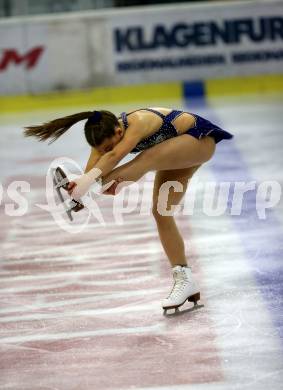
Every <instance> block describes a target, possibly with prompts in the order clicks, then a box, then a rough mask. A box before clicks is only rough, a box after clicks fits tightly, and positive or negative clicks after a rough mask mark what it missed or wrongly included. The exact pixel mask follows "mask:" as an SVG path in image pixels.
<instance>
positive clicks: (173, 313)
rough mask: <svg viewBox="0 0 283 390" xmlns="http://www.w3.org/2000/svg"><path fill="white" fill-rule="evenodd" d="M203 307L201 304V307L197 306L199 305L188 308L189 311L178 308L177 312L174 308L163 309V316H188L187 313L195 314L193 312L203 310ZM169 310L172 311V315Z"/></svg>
mask: <svg viewBox="0 0 283 390" xmlns="http://www.w3.org/2000/svg"><path fill="white" fill-rule="evenodd" d="M203 307H204V305H202V304H201V305H199V304H197V305H194V306H193V307H190V308H188V309H184V310H180V306H178V307H177V310H176V309H174V308H171V309H163V315H164V316H165V317H175V316H180V315H184V314H186V313H191V312H193V311H195V310H198V309H201V308H203ZM168 310H169V311H171V310H172V313H168ZM173 310H175V311H173Z"/></svg>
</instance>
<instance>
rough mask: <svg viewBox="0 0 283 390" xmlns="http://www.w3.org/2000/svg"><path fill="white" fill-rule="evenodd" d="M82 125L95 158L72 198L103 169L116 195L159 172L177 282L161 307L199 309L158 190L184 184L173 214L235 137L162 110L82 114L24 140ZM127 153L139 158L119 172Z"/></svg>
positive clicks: (31, 131) (165, 234)
mask: <svg viewBox="0 0 283 390" xmlns="http://www.w3.org/2000/svg"><path fill="white" fill-rule="evenodd" d="M81 120H87V121H86V123H85V126H84V132H85V137H86V140H87V142H88V143H89V145H90V146H91V153H90V156H89V159H88V162H87V165H86V169H85V173H84V174H83V175H82V176H80V177H79V178H78V179H75V180H74V181H72V182H71V183H70V184H69V194H70V195H72V198H74V199H76V200H78V199H79V198H80V197H81V196H83V195H84V194H85V193H86V192H87V191H88V189H89V187H90V186H91V185H92V184H93V182H94V181H95V180H96V179H98V177H97V169H100V171H99V172H101V174H100V180H101V182H102V184H103V185H105V184H107V183H109V182H111V181H114V184H113V185H112V186H111V187H110V189H108V191H106V193H108V194H109V193H110V194H113V195H115V190H116V187H117V184H118V183H120V182H121V181H130V182H136V181H138V180H139V179H140V178H141V177H142V176H143V175H145V174H146V173H147V172H149V171H156V174H155V180H154V188H153V204H152V214H153V216H154V218H155V221H156V225H157V229H158V233H159V237H160V241H161V244H162V246H163V248H164V251H165V253H166V255H167V257H168V259H169V261H170V264H171V266H172V271H173V279H174V285H173V288H172V290H171V292H170V294H169V295H168V297H167V298H166V299H164V300H163V302H162V307H163V309H164V312H165V313H166V311H167V309H175V311H177V310H178V308H179V307H180V306H182V305H183V304H184V303H185V302H186V300H188V301H190V302H194V304H195V305H196V304H197V302H198V300H199V299H200V291H199V289H198V287H197V284H196V282H195V281H194V279H193V276H192V271H191V267H190V266H189V265H188V263H187V260H186V256H185V246H184V241H183V239H182V237H181V234H180V232H179V230H178V228H177V226H176V223H175V220H174V215H171V216H168V215H167V213H166V215H162V214H161V213H159V212H158V207H157V206H158V199H159V189H160V187H161V186H162V184H164V183H166V182H167V181H169V180H170V181H172V180H174V181H177V182H179V183H181V184H182V186H183V187H182V188H183V191H182V192H175V191H174V188H170V190H169V194H168V199H167V205H166V210H167V209H168V210H170V209H171V207H172V206H174V205H177V204H178V203H179V202H180V201H181V199H182V198H183V196H184V194H185V192H186V190H187V186H188V180H189V179H191V177H192V176H193V174H194V173H195V172H196V171H197V169H199V167H200V166H201V165H202V164H204V163H205V162H207V161H208V160H210V159H211V157H212V156H213V154H214V152H215V147H216V144H217V143H218V142H220V141H221V140H223V139H231V138H232V137H233V135H232V134H230V133H228V132H227V131H224V130H223V129H221V128H220V127H218V126H216V125H215V124H213V123H211V122H210V121H208V120H206V119H204V118H202V117H200V116H199V115H196V114H192V113H189V112H186V111H182V110H175V109H173V110H172V109H169V108H161V107H158V108H143V109H138V110H135V111H132V112H130V113H126V112H122V114H121V116H120V117H118V118H117V117H116V116H115V115H114V114H113V113H111V112H109V111H105V110H101V111H87V112H81V113H78V114H74V115H70V116H66V117H63V118H59V119H55V120H52V121H51V122H48V123H45V124H43V125H39V126H30V127H26V128H25V135H26V136H35V137H37V138H38V139H39V140H41V141H45V140H47V139H50V140H51V142H53V141H55V140H56V139H57V138H58V137H60V136H61V135H62V134H64V133H65V132H66V131H67V130H68V129H69V128H70V127H71V126H73V125H74V124H75V123H77V122H78V121H81ZM139 152H140V153H139ZM128 153H138V155H137V156H136V157H135V158H134V159H132V160H131V161H130V162H127V163H126V164H123V165H120V166H119V167H117V168H115V166H116V165H117V164H118V163H119V161H120V160H122V159H123V158H124V157H125V156H126V155H127V154H128ZM94 173H95V174H94Z"/></svg>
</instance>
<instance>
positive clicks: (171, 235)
mask: <svg viewBox="0 0 283 390" xmlns="http://www.w3.org/2000/svg"><path fill="white" fill-rule="evenodd" d="M199 167H200V165H198V166H195V167H191V168H187V169H177V170H170V171H158V172H157V173H156V176H155V181H154V189H153V208H152V213H153V216H154V218H155V221H156V224H157V228H158V233H159V237H160V241H161V243H162V246H163V248H164V251H165V253H166V255H167V257H168V259H169V261H170V263H171V265H172V267H175V266H176V265H187V261H186V256H185V245H184V240H183V238H182V236H181V234H180V232H179V230H178V228H177V226H176V222H175V219H174V217H173V216H165V215H161V214H160V213H159V211H158V201H159V202H160V203H159V206H160V205H162V204H164V202H166V200H167V199H163V198H164V196H162V194H161V192H160V193H159V190H160V187H161V186H162V184H164V183H166V182H167V181H169V180H170V181H178V182H179V183H181V185H182V186H183V191H182V192H175V191H174V188H173V187H171V188H170V190H169V194H168V201H167V207H166V206H165V208H166V209H167V210H170V209H171V207H172V205H177V204H178V203H180V201H181V199H182V198H183V196H184V194H185V192H186V189H187V185H188V180H189V179H190V178H191V177H192V176H193V174H194V173H195V171H196V170H197V169H198V168H199ZM159 208H160V207H159Z"/></svg>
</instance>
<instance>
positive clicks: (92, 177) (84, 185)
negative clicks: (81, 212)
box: [70, 126, 141, 200]
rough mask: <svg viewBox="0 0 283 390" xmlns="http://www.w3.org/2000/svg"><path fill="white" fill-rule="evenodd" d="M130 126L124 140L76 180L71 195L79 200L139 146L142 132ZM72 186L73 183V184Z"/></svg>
mask: <svg viewBox="0 0 283 390" xmlns="http://www.w3.org/2000/svg"><path fill="white" fill-rule="evenodd" d="M129 130H130V126H129V129H128V130H127V132H126V134H125V135H124V137H123V138H122V140H121V141H120V142H119V143H118V144H117V145H116V146H115V147H114V148H113V150H111V151H110V152H107V153H105V154H103V155H102V156H101V157H100V158H99V160H98V161H97V163H96V164H95V166H94V167H93V168H92V169H90V170H89V171H88V172H87V173H85V174H84V175H82V176H81V177H80V178H79V179H77V180H76V185H72V186H71V188H70V189H71V194H72V196H73V198H74V199H76V200H78V199H79V198H80V197H82V196H83V195H84V194H85V193H86V192H87V191H88V189H89V187H90V186H91V185H92V184H93V183H94V182H95V181H96V180H97V179H99V178H100V177H101V176H106V175H107V174H108V173H109V172H111V171H112V170H113V169H114V168H115V166H116V165H117V164H118V163H119V162H120V161H121V160H122V159H123V158H124V157H125V156H126V155H127V154H128V153H129V152H130V151H131V150H132V149H133V148H134V147H135V146H136V145H137V144H138V142H139V141H140V139H141V136H140V134H141V133H140V131H138V129H137V128H132V129H131V131H129ZM71 184H72V183H71Z"/></svg>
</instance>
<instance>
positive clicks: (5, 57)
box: [0, 46, 44, 72]
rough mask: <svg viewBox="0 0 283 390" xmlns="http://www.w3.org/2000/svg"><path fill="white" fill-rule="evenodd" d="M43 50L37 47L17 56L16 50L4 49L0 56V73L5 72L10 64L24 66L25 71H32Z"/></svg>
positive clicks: (41, 47)
mask: <svg viewBox="0 0 283 390" xmlns="http://www.w3.org/2000/svg"><path fill="white" fill-rule="evenodd" d="M43 50H44V47H43V46H37V47H34V48H32V49H31V50H29V51H28V52H27V53H25V54H19V53H18V51H17V49H4V50H3V51H2V54H1V56H0V72H1V71H5V70H6V69H7V68H8V67H9V66H10V65H11V64H14V65H21V64H24V65H25V68H26V69H32V68H33V67H34V66H36V64H37V63H38V60H39V58H40V57H41V55H42V52H43Z"/></svg>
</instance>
